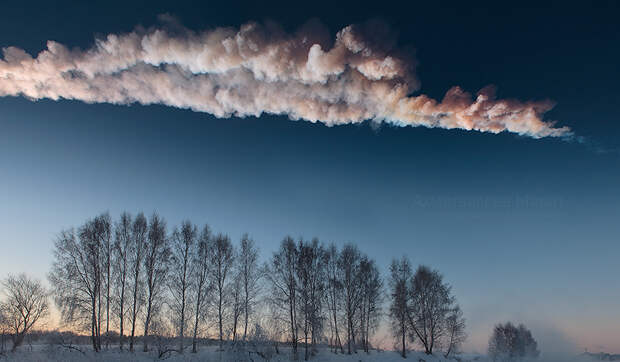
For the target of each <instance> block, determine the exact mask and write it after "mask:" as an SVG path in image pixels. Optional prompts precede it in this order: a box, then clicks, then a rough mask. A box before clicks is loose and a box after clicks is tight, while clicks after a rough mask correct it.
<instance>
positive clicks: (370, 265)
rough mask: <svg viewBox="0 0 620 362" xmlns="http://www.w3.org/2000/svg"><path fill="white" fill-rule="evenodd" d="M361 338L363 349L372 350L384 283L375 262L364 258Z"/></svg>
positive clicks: (362, 263)
mask: <svg viewBox="0 0 620 362" xmlns="http://www.w3.org/2000/svg"><path fill="white" fill-rule="evenodd" d="M360 284H361V285H360V287H361V294H362V295H361V301H360V303H359V305H360V336H361V343H362V348H363V349H364V351H365V352H366V353H369V349H370V336H371V333H372V332H373V331H374V329H375V328H376V326H377V324H378V320H379V315H380V313H381V302H382V296H383V293H382V289H383V281H382V280H381V276H380V275H379V269H378V268H377V265H376V264H375V262H374V260H370V259H368V257H366V256H364V257H362V260H361V262H360Z"/></svg>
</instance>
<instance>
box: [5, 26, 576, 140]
mask: <svg viewBox="0 0 620 362" xmlns="http://www.w3.org/2000/svg"><path fill="white" fill-rule="evenodd" d="M394 43H395V42H394V41H393V40H392V39H391V36H390V32H389V30H388V29H387V28H386V27H385V26H381V25H378V24H366V25H351V26H347V27H346V28H344V29H342V30H340V31H339V32H338V33H337V35H336V39H335V40H333V39H330V37H329V34H328V32H327V30H326V29H325V28H324V27H323V26H321V25H319V24H317V23H309V24H307V25H305V26H303V27H302V28H301V29H299V30H298V31H297V32H295V33H293V34H287V33H286V32H284V31H283V30H282V29H281V28H280V27H278V26H277V25H274V24H269V23H268V24H258V23H248V24H245V25H242V26H241V27H240V28H239V29H233V28H216V29H213V30H208V31H203V32H199V33H198V32H193V31H191V30H188V29H186V28H183V27H181V26H180V25H178V24H177V25H176V26H175V27H174V29H172V30H169V29H166V28H165V27H164V28H152V29H141V28H139V29H136V30H135V31H133V32H131V33H128V34H120V35H115V34H110V35H108V36H107V37H105V38H104V39H98V40H96V41H95V44H94V46H93V47H92V48H90V49H88V50H74V49H69V48H68V47H66V46H65V45H62V44H60V43H57V42H54V41H48V42H47V49H46V50H44V51H42V52H41V53H39V54H38V55H37V57H36V58H35V57H32V56H31V55H30V54H28V53H26V52H25V51H24V50H22V49H20V48H16V47H7V48H4V49H3V55H4V59H3V60H0V96H19V95H23V96H25V97H28V98H31V99H42V98H49V99H53V100H58V99H76V100H81V101H84V102H89V103H95V102H97V103H113V104H131V103H140V104H165V105H168V106H173V107H178V108H188V109H191V110H194V111H197V112H206V113H210V114H213V115H215V116H217V117H230V116H238V117H245V116H257V117H258V116H260V115H261V114H262V113H270V114H280V115H287V116H289V117H290V118H291V119H302V120H307V121H311V122H323V123H325V124H327V125H338V124H348V123H359V122H363V121H365V120H374V121H378V122H388V123H391V124H395V125H399V126H408V125H409V126H425V127H440V128H446V129H455V128H457V129H464V130H477V131H482V132H491V133H499V132H504V131H507V132H513V133H517V134H521V135H526V136H531V137H535V138H540V137H547V136H553V137H566V136H570V135H571V134H572V133H571V131H570V129H568V128H567V127H560V128H556V127H554V123H553V122H548V121H544V120H543V119H542V115H543V114H544V113H545V112H546V111H548V110H549V109H551V108H552V107H553V104H552V103H551V102H549V101H536V102H521V101H517V100H497V99H495V97H494V92H493V89H492V88H490V87H487V88H484V89H482V90H481V91H480V92H478V94H477V95H476V96H474V97H472V96H471V95H470V94H468V93H466V92H464V91H463V90H462V89H461V88H459V87H454V88H452V89H450V90H449V91H448V92H447V93H446V95H445V97H444V99H443V100H442V101H436V100H434V99H431V98H429V97H427V96H425V95H415V96H413V95H412V93H413V92H415V91H417V90H418V88H419V82H418V80H417V78H416V76H415V73H414V68H415V62H414V61H413V59H412V57H410V56H407V54H406V53H404V52H401V51H399V49H397V48H395V46H394Z"/></svg>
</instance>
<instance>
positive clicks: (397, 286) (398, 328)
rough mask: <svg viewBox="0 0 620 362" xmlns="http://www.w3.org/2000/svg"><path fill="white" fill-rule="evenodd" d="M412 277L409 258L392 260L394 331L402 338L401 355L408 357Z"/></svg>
mask: <svg viewBox="0 0 620 362" xmlns="http://www.w3.org/2000/svg"><path fill="white" fill-rule="evenodd" d="M411 277H412V270H411V265H410V263H409V259H407V258H406V257H403V258H402V259H401V260H396V259H394V260H392V264H391V265H390V279H389V287H390V309H389V316H390V320H391V322H392V332H393V333H394V336H395V337H396V338H398V339H399V340H400V343H401V348H400V350H401V356H402V357H403V358H407V338H406V337H407V330H408V328H407V300H408V292H407V288H408V287H407V283H408V282H409V280H410V279H411Z"/></svg>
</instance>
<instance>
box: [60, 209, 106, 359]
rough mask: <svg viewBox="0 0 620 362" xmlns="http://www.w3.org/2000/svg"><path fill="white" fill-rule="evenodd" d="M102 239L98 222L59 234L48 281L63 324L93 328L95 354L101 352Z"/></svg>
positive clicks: (92, 221)
mask: <svg viewBox="0 0 620 362" xmlns="http://www.w3.org/2000/svg"><path fill="white" fill-rule="evenodd" d="M102 249H103V245H102V238H101V237H99V235H98V230H97V227H96V222H95V221H94V220H90V221H87V222H86V223H85V224H84V225H83V226H81V227H80V228H79V231H78V235H77V236H76V233H75V231H74V230H67V231H63V232H61V233H60V235H59V236H58V238H57V240H56V242H55V245H54V263H53V265H52V270H51V272H50V274H49V281H50V284H51V285H52V287H53V290H54V299H55V301H56V304H57V305H58V308H59V309H60V312H61V316H62V318H63V320H64V321H65V322H67V323H71V324H73V325H75V326H76V327H78V328H80V329H87V328H88V327H90V334H91V341H92V345H93V349H94V351H95V352H99V351H100V350H101V312H102V304H101V298H102V287H103V284H104V283H103V274H102V263H101V260H102V255H103V250H102Z"/></svg>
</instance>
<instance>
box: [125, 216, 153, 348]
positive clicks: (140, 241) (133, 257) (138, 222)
mask: <svg viewBox="0 0 620 362" xmlns="http://www.w3.org/2000/svg"><path fill="white" fill-rule="evenodd" d="M121 219H122V216H121ZM127 221H130V220H127ZM148 235H149V227H148V223H147V221H146V217H144V214H142V213H139V214H138V215H137V216H136V218H135V220H134V221H133V224H132V225H131V249H130V253H129V265H130V267H129V272H130V273H131V278H130V282H131V313H130V315H129V320H130V322H131V335H130V337H129V350H130V351H131V352H133V350H134V342H135V336H136V324H137V322H138V317H139V315H140V312H141V311H142V308H143V304H144V293H145V288H144V274H145V271H143V269H146V265H145V258H146V253H147V247H148V245H149V244H147V239H148Z"/></svg>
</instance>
